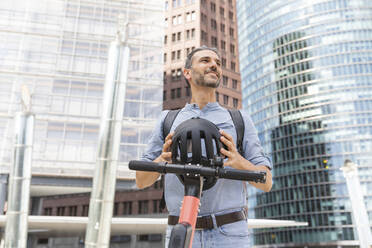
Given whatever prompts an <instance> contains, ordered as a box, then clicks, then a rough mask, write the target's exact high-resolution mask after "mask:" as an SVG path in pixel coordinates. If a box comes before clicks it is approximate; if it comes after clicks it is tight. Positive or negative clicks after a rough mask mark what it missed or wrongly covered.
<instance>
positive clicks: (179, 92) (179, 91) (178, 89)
mask: <svg viewBox="0 0 372 248" xmlns="http://www.w3.org/2000/svg"><path fill="white" fill-rule="evenodd" d="M177 98H181V88H177Z"/></svg>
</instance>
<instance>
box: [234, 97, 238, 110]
mask: <svg viewBox="0 0 372 248" xmlns="http://www.w3.org/2000/svg"><path fill="white" fill-rule="evenodd" d="M233 106H234V108H238V99H236V98H233Z"/></svg>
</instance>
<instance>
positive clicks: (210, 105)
mask: <svg viewBox="0 0 372 248" xmlns="http://www.w3.org/2000/svg"><path fill="white" fill-rule="evenodd" d="M218 108H221V106H220V104H219V103H218V102H209V103H207V105H205V106H204V108H203V111H205V110H213V109H218ZM185 109H186V110H192V109H199V106H198V105H197V104H196V103H186V105H185Z"/></svg>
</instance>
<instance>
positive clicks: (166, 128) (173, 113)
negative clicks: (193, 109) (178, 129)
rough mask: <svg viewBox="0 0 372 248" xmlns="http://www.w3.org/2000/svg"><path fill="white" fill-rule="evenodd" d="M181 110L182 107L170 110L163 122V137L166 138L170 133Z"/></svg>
mask: <svg viewBox="0 0 372 248" xmlns="http://www.w3.org/2000/svg"><path fill="white" fill-rule="evenodd" d="M180 111H181V109H175V110H169V112H168V113H167V115H166V116H165V118H164V122H163V137H164V139H165V137H167V135H168V134H169V132H170V130H171V128H172V125H173V122H174V120H175V119H176V117H177V115H178V113H179V112H180Z"/></svg>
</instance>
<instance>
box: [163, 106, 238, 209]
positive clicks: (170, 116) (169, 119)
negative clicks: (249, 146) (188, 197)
mask: <svg viewBox="0 0 372 248" xmlns="http://www.w3.org/2000/svg"><path fill="white" fill-rule="evenodd" d="M180 111H181V109H175V110H169V112H168V113H167V115H166V116H165V118H164V122H163V137H164V139H165V137H167V135H168V134H169V132H170V130H171V128H172V125H173V122H174V120H175V119H176V117H177V115H178V113H179V112H180ZM228 111H229V114H230V116H231V119H232V121H233V123H234V126H235V130H236V148H237V150H238V152H239V153H240V155H242V156H243V137H244V120H243V116H242V113H241V112H240V111H239V110H237V109H228ZM161 180H163V178H162V179H161ZM159 207H160V210H163V209H164V208H165V198H164V189H163V196H162V198H161V200H160V206H159Z"/></svg>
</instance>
